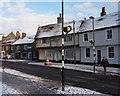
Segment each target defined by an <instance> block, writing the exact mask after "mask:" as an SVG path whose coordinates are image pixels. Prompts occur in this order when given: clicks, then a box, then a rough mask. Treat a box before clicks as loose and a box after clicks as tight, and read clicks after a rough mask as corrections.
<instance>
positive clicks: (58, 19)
mask: <svg viewBox="0 0 120 96" xmlns="http://www.w3.org/2000/svg"><path fill="white" fill-rule="evenodd" d="M59 23H62V16H61V13H60V16H59V17H57V24H59Z"/></svg>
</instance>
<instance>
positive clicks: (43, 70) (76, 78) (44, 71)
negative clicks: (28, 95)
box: [2, 61, 120, 95]
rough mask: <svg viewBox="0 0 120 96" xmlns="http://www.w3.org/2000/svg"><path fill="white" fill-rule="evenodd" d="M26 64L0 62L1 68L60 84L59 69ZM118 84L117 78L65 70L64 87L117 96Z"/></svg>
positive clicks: (119, 80)
mask: <svg viewBox="0 0 120 96" xmlns="http://www.w3.org/2000/svg"><path fill="white" fill-rule="evenodd" d="M28 63H29V62H10V61H9V62H8V61H2V67H3V68H6V67H7V68H11V69H15V70H18V71H21V72H24V73H27V74H31V75H35V76H39V77H42V78H45V79H50V80H54V81H59V82H61V68H55V67H47V66H40V65H30V64H28ZM119 82H120V79H119V76H114V75H104V74H96V73H90V72H83V71H75V70H69V69H65V84H66V85H72V86H76V87H82V88H88V89H91V90H94V91H98V92H101V93H104V94H110V95H118V94H120V93H119V90H120V88H119V85H120V84H119Z"/></svg>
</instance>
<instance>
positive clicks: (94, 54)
mask: <svg viewBox="0 0 120 96" xmlns="http://www.w3.org/2000/svg"><path fill="white" fill-rule="evenodd" d="M90 19H92V28H93V71H94V72H95V56H96V53H95V34H94V17H93V16H91V17H90Z"/></svg>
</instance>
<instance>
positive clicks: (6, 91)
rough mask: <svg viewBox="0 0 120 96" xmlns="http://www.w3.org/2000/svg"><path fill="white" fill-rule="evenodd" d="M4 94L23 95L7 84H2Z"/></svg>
mask: <svg viewBox="0 0 120 96" xmlns="http://www.w3.org/2000/svg"><path fill="white" fill-rule="evenodd" d="M2 94H21V92H20V91H18V90H17V89H13V88H11V87H9V86H7V85H5V84H2Z"/></svg>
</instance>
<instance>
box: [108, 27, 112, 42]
mask: <svg viewBox="0 0 120 96" xmlns="http://www.w3.org/2000/svg"><path fill="white" fill-rule="evenodd" d="M112 37H113V36H112V29H109V30H107V40H112Z"/></svg>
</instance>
